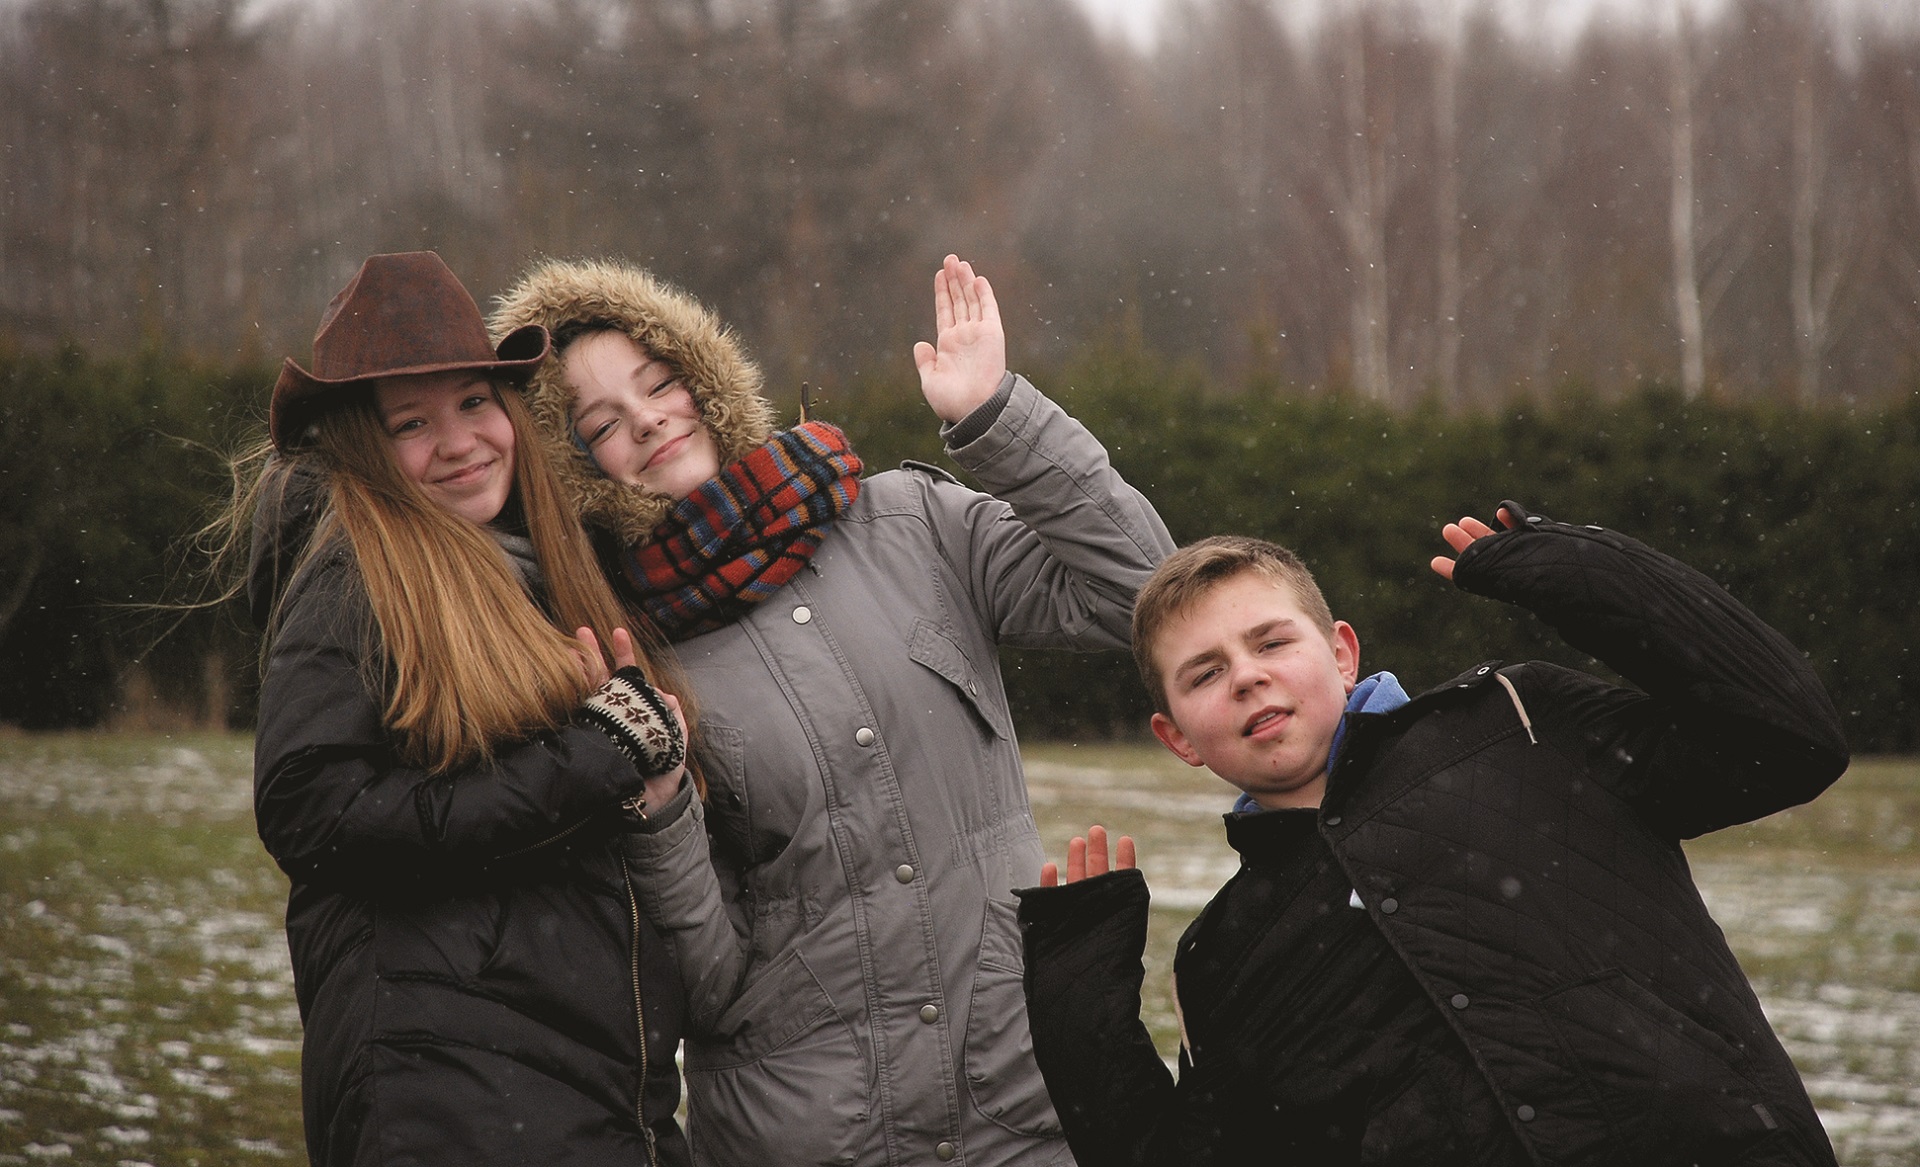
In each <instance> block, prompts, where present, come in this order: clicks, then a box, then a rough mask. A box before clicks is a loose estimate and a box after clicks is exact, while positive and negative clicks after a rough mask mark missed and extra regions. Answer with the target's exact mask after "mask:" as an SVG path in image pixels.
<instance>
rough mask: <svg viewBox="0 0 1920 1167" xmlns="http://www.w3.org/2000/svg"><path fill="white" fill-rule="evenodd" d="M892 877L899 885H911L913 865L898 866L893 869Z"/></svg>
mask: <svg viewBox="0 0 1920 1167" xmlns="http://www.w3.org/2000/svg"><path fill="white" fill-rule="evenodd" d="M893 877H894V878H895V879H897V880H899V881H900V882H901V883H912V882H913V864H911V863H902V864H901V865H900V866H898V867H896V868H894V869H893Z"/></svg>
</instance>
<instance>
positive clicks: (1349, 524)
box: [0, 0, 1920, 751]
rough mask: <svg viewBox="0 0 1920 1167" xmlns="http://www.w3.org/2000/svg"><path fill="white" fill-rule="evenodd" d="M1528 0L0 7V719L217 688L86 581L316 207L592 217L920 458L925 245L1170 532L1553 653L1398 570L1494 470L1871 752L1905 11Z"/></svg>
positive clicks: (1890, 525)
mask: <svg viewBox="0 0 1920 1167" xmlns="http://www.w3.org/2000/svg"><path fill="white" fill-rule="evenodd" d="M1549 7H1551V5H1550V4H1549V5H1547V6H1546V7H1539V6H1536V7H1534V8H1528V7H1527V6H1524V5H1520V6H1508V7H1507V8H1502V9H1500V10H1498V11H1497V10H1496V9H1495V8H1494V7H1493V6H1492V5H1491V0H1489V3H1486V4H1476V3H1474V2H1472V0H1428V2H1426V3H1415V2H1413V0H1404V2H1392V0H1347V2H1345V3H1323V4H1315V5H1309V4H1308V3H1307V2H1306V0H1184V2H1183V0H1173V2H1172V3H1171V4H1170V5H1169V6H1168V7H1167V9H1166V19H1165V21H1164V23H1163V24H1162V26H1161V27H1160V30H1159V33H1158V35H1157V36H1156V37H1155V38H1154V39H1153V41H1152V43H1151V44H1149V45H1146V46H1140V45H1138V44H1135V43H1133V42H1129V41H1126V40H1123V39H1119V38H1116V37H1111V36H1104V35H1102V34H1100V33H1099V32H1097V31H1096V29H1095V27H1094V25H1092V24H1091V23H1090V22H1089V19H1088V17H1087V15H1086V13H1085V12H1084V11H1083V10H1082V9H1080V8H1079V7H1076V5H1075V3H1074V2H1073V0H937V2H936V0H544V2H531V0H529V2H518V3H510V2H508V0H498V2H495V3H489V2H487V0H411V2H408V3H397V2H394V0H326V2H322V0H313V2H306V3H303V2H299V0H279V2H274V0H257V2H254V3H246V4H236V3H230V2H224V0H0V723H7V724H13V725H18V726H22V727H27V728H40V727H53V726H74V725H100V724H105V725H123V726H131V725H146V726H152V725H178V724H189V723H190V724H197V725H228V724H232V725H244V724H247V722H248V721H249V719H250V717H251V701H252V696H251V693H252V688H251V686H252V682H253V680H254V674H255V653H256V651H257V646H256V644H255V642H254V640H253V638H252V633H251V631H250V630H249V629H248V628H247V627H246V626H245V617H244V613H241V612H238V611H234V610H223V611H221V612H216V613H200V614H193V615H186V616H182V615H180V614H178V613H168V612H165V611H158V612H156V611H154V610H151V609H143V608H141V607H139V605H141V604H148V603H151V602H154V601H157V600H169V599H179V598H182V597H183V596H186V595H188V594H190V592H191V587H192V583H191V576H190V574H189V573H190V571H191V564H190V563H189V562H188V561H187V560H185V559H183V557H182V555H181V543H180V540H181V538H182V536H183V535H184V534H185V533H186V532H188V531H190V530H192V529H193V527H194V526H195V525H196V524H197V522H198V521H199V520H200V519H201V518H203V517H204V515H205V508H206V507H207V505H208V503H209V500H210V499H212V498H213V497H215V496H216V495H217V494H218V493H219V491H220V490H221V488H222V485H223V482H224V479H223V467H222V462H221V459H220V457H219V454H220V452H222V451H225V450H229V449H231V448H233V447H234V446H235V445H237V444H238V443H239V442H241V441H242V440H243V439H244V438H245V437H246V436H247V435H248V434H250V433H252V432H254V431H255V430H256V429H257V427H258V426H259V424H260V420H261V417H262V415H263V413H264V405H265V397H266V391H267V388H268V386H269V385H270V384H271V382H272V378H273V374H274V366H275V365H276V364H277V363H278V360H279V358H280V357H281V356H283V355H289V354H291V355H294V356H295V357H297V358H298V359H300V360H301V361H302V362H303V363H305V361H306V359H307V355H308V353H309V351H310V348H309V342H310V337H311V333H312V329H313V325H314V322H315V321H316V320H317V319H318V316H319V312H320V310H321V308H322V307H323V306H324V305H325V303H326V301H327V299H328V298H329V297H330V296H331V295H332V293H333V292H334V291H335V290H336V289H338V288H339V287H340V285H341V284H343V283H344V282H345V281H346V279H347V278H348V277H350V276H351V274H352V273H353V271H354V269H355V268H356V267H357V266H358V265H359V263H360V261H361V260H362V259H363V258H364V257H365V256H366V255H368V254H371V253H374V252H378V251H392V250H403V249H411V248H422V247H431V248H434V249H436V250H438V251H440V252H441V253H442V254H443V255H444V256H445V257H446V258H447V260H448V261H449V263H450V264H451V265H452V266H453V268H454V270H455V271H456V272H458V273H459V274H460V275H461V276H462V278H463V279H464V280H465V281H466V283H467V285H468V286H469V287H470V288H471V289H472V290H473V291H474V292H475V294H476V295H477V296H478V297H480V298H481V299H482V300H483V301H484V300H485V298H486V297H487V296H488V295H490V294H492V293H494V292H497V291H499V290H501V289H502V288H503V287H504V286H505V285H506V284H507V283H508V282H509V281H510V280H511V278H512V277H513V276H514V274H515V273H516V272H518V271H519V270H520V269H521V268H522V267H523V266H524V265H525V264H526V263H527V262H528V261H529V260H530V259H532V258H533V257H535V256H538V255H547V254H558V255H597V254H615V255H621V256H625V257H627V258H630V259H633V260H636V261H638V262H641V263H644V264H646V265H648V266H650V267H652V268H653V269H655V270H656V271H658V272H660V273H661V274H662V275H664V276H666V277H668V278H670V279H672V280H674V281H676V282H678V283H680V284H681V285H683V286H685V287H686V288H688V289H689V290H691V291H693V292H694V293H695V294H697V295H699V296H701V297H702V298H703V299H705V300H707V301H708V302H709V303H711V304H712V305H713V306H714V307H715V308H717V309H718V310H719V311H720V313H721V314H722V315H723V316H724V317H725V318H726V319H728V320H729V321H730V322H732V323H733V324H734V325H735V326H736V327H737V328H738V330H739V331H740V333H741V334H742V336H743V338H744V339H745V340H746V342H747V344H748V346H749V347H750V349H751V350H752V351H753V352H754V353H755V355H756V356H757V357H758V358H759V359H760V360H761V362H762V363H763V364H764V365H765V366H766V368H767V371H768V374H769V384H770V385H771V386H772V387H773V390H774V392H775V394H776V396H778V397H779V398H780V399H781V401H782V403H783V404H789V403H790V402H792V401H795V400H797V391H798V387H799V385H800V383H801V382H802V381H807V382H810V383H811V384H812V385H814V386H815V387H816V390H817V391H823V392H824V393H825V396H826V399H827V400H826V405H825V407H824V413H825V415H826V416H828V417H830V418H832V419H834V420H837V421H840V422H842V423H843V424H845V425H846V426H847V428H848V429H849V431H850V432H851V433H852V434H853V436H854V438H855V440H856V442H857V443H858V444H859V446H860V448H861V449H862V451H863V453H864V454H865V455H866V457H867V459H868V462H869V465H870V466H873V467H876V468H878V467H882V466H886V465H889V464H891V463H892V462H893V461H895V460H897V459H899V458H901V457H921V458H935V457H937V456H938V445H937V441H936V439H935V437H934V433H933V429H934V425H933V420H932V417H931V415H930V414H929V413H928V412H927V411H926V409H925V406H924V404H923V403H922V402H921V401H920V400H919V397H918V393H917V388H916V382H915V380H914V375H913V371H912V364H911V359H910V356H909V348H910V345H911V343H912V341H914V340H915V339H919V338H923V337H927V336H929V335H930V333H931V321H930V313H929V305H928V301H929V299H930V297H929V296H928V294H927V289H928V287H929V284H930V277H931V273H932V271H933V269H934V267H935V266H936V265H937V263H938V261H939V258H940V256H941V255H943V254H944V253H946V252H947V251H957V252H959V253H960V254H962V255H965V256H967V257H968V258H970V259H972V260H973V261H974V262H975V264H976V265H977V266H978V267H979V269H980V270H981V271H983V272H985V273H986V274H988V275H989V276H990V277H991V278H992V279H993V281H994V285H995V288H996V290H997V292H998V294H999V298H1000V302H1001V306H1002V310H1003V312H1004V314H1005V316H1006V319H1007V325H1008V331H1009V337H1010V349H1011V359H1012V362H1013V364H1014V365H1015V367H1016V368H1018V369H1020V370H1021V371H1023V372H1027V373H1028V374H1029V375H1031V376H1033V377H1034V378H1035V380H1036V381H1037V382H1038V383H1039V384H1040V385H1041V386H1042V388H1044V389H1046V390H1048V391H1049V392H1050V393H1052V394H1054V395H1055V396H1056V397H1058V398H1060V399H1061V400H1063V401H1064V402H1065V403H1067V404H1068V406H1069V407H1070V408H1072V409H1073V410H1075V411H1076V412H1077V413H1078V414H1079V415H1080V416H1082V417H1083V418H1085V419H1086V420H1087V421H1088V423H1089V424H1090V425H1091V426H1092V428H1093V429H1094V431H1095V432H1096V433H1098V434H1099V435H1100V436H1101V437H1102V438H1104V439H1106V440H1107V442H1108V444H1109V446H1110V447H1111V448H1112V450H1113V452H1114V455H1115V460H1116V462H1117V463H1118V464H1119V465H1120V467H1121V468H1122V470H1123V471H1124V472H1125V473H1126V474H1127V475H1128V476H1129V478H1130V479H1132V480H1133V481H1134V482H1136V483H1137V484H1139V485H1141V486H1142V488H1143V489H1145V490H1146V491H1147V492H1148V494H1149V495H1150V497H1152V498H1153V499H1154V500H1155V502H1156V503H1157V504H1158V505H1159V506H1160V507H1161V509H1162V511H1163V513H1164V514H1165V516H1166V517H1167V519H1168V522H1169V525H1170V526H1171V527H1172V528H1173V530H1174V533H1175V535H1176V536H1177V537H1179V538H1181V539H1182V540H1187V539H1192V538H1196V537H1198V536H1200V535H1203V534H1207V533H1210V532H1213V531H1220V530H1238V531H1249V532H1255V533H1260V534H1266V535H1270V536H1272V537H1275V538H1278V539H1281V540H1283V541H1285V542H1288V543H1290V544H1292V545H1294V546H1296V547H1298V548H1299V549H1300V550H1301V551H1302V552H1303V553H1304V554H1306V555H1307V557H1308V558H1309V559H1310V560H1311V561H1312V562H1314V563H1315V564H1316V566H1317V567H1318V568H1319V569H1320V570H1321V572H1322V576H1323V580H1324V582H1325V584H1326V586H1327V590H1328V592H1329V595H1330V598H1331V599H1332V600H1333V602H1334V606H1335V608H1336V611H1337V612H1339V613H1340V614H1342V615H1345V616H1347V617H1349V618H1351V619H1352V620H1353V621H1354V622H1355V623H1356V625H1357V626H1358V627H1359V628H1360V630H1361V632H1362V636H1363V639H1364V642H1365V646H1366V654H1367V659H1366V660H1365V661H1364V662H1363V663H1364V664H1366V665H1368V666H1371V667H1389V668H1393V669H1395V670H1396V671H1398V672H1400V673H1401V674H1402V675H1403V677H1406V678H1407V679H1408V681H1409V683H1410V685H1425V684H1432V683H1437V682H1438V681H1440V680H1443V679H1445V678H1446V677H1447V676H1449V675H1451V674H1452V672H1453V671H1455V670H1456V669H1457V668H1459V667H1462V666H1464V665H1466V664H1469V663H1472V662H1473V661H1476V660H1478V659H1481V658H1483V657H1489V656H1496V655H1497V656H1503V657H1518V656H1523V655H1543V656H1549V657H1554V658H1556V659H1566V654H1565V651H1564V650H1562V649H1560V648H1559V647H1558V646H1556V645H1554V644H1553V643H1552V641H1551V638H1550V637H1546V636H1544V635H1543V634H1542V633H1541V632H1540V630H1539V629H1538V628H1537V627H1536V626H1535V625H1533V624H1532V623H1530V622H1529V621H1527V620H1525V619H1518V618H1513V617H1510V616H1509V615H1507V614H1506V613H1504V612H1502V611H1499V610H1497V609H1496V608H1495V606H1494V605H1491V604H1488V603H1485V602H1482V601H1475V600H1471V599H1467V598H1464V597H1461V596H1458V595H1455V594H1453V593H1451V591H1450V590H1449V589H1447V588H1446V587H1445V586H1444V585H1442V584H1440V583H1439V582H1438V581H1437V580H1434V579H1432V578H1431V577H1430V576H1429V575H1428V573H1427V572H1426V568H1425V562H1426V559H1427V558H1428V556H1429V555H1430V554H1431V553H1432V552H1433V551H1434V550H1435V549H1437V547H1438V539H1437V534H1436V529H1437V525H1438V523H1439V522H1441V521H1444V520H1446V519H1451V518H1454V517H1457V516H1458V515H1459V514H1461V513H1467V512H1472V513H1479V514H1482V515H1485V514H1488V513H1489V512H1490V511H1491V509H1492V505H1493V503H1494V502H1495V501H1497V499H1498V498H1499V497H1500V496H1502V495H1510V496H1513V497H1517V498H1520V499H1522V500H1523V501H1526V502H1527V503H1529V505H1533V506H1536V507H1538V508H1539V509H1541V510H1544V511H1545V512H1546V513H1548V514H1550V515H1552V516H1554V517H1556V518H1565V519H1569V520H1575V521H1593V522H1599V523H1603V524H1606V525H1609V526H1615V527H1619V528H1621V529H1624V530H1628V531H1631V532H1633V533H1636V534H1639V535H1642V536H1643V537H1645V538H1647V539H1648V540H1649V541H1651V542H1653V543H1655V544H1656V545H1658V546H1660V547H1662V548H1664V549H1666V550H1669V551H1672V552H1674V553H1676V554H1679V555H1681V556H1683V557H1685V558H1687V559H1689V561H1691V562H1694V563H1695V564H1697V565H1698V566H1700V567H1702V568H1703V569H1705V570H1707V571H1708V572H1710V573H1712V574H1713V575H1715V577H1716V578H1718V579H1720V580H1722V581H1723V582H1725V583H1726V584H1727V585H1728V587H1729V588H1730V589H1731V590H1732V591H1733V592H1734V594H1736V595H1737V596H1739V597H1740V598H1742V599H1743V600H1745V601H1747V602H1749V603H1750V604H1752V605H1753V606H1754V607H1755V608H1757V609H1758V610H1759V611H1760V612H1761V613H1762V614H1763V615H1765V616H1767V617H1768V618H1769V619H1771V620H1773V621H1774V622H1775V623H1776V624H1778V625H1779V626H1780V627H1782V628H1783V629H1784V630H1785V631H1787V632H1788V634H1789V635H1790V636H1792V637H1793V638H1794V639H1795V640H1796V641H1797V642H1798V643H1800V644H1801V645H1802V646H1803V647H1804V648H1806V649H1807V650H1808V651H1809V652H1810V653H1811V654H1812V656H1813V657H1814V659H1815V660H1816V662H1817V663H1818V665H1819V667H1820V668H1821V670H1822V672H1823V674H1824V675H1825V676H1826V677H1827V679H1828V681H1829V682H1830V683H1831V684H1832V685H1833V687H1834V691H1835V693H1836V697H1837V700H1838V701H1839V703H1840V705H1841V708H1842V711H1843V713H1845V714H1846V715H1847V717H1848V722H1849V725H1850V727H1851V730H1852V733H1853V735H1854V739H1855V745H1856V747H1857V748H1860V749H1863V750H1889V751H1912V750H1915V749H1916V748H1920V662H1916V648H1917V647H1920V605H1916V604H1915V602H1914V596H1915V595H1916V594H1920V73H1916V67H1917V66H1920V3H1916V0H1895V2H1892V3H1877V4H1876V3H1858V4H1841V3H1839V0H1719V2H1716V3H1701V4H1699V5H1695V4H1693V3H1692V2H1691V0H1652V2H1650V4H1649V6H1648V7H1647V8H1645V9H1644V10H1641V11H1640V12H1639V14H1638V15H1637V16H1635V17H1634V18H1632V19H1627V18H1624V17H1621V18H1618V19H1614V20H1612V21H1607V22H1599V23H1593V24H1589V25H1587V26H1586V27H1585V30H1584V31H1582V32H1580V33H1578V35H1570V36H1559V37H1550V36H1548V35H1547V34H1546V33H1545V32H1544V31H1543V29H1544V28H1545V25H1544V24H1543V23H1541V22H1540V21H1539V20H1537V19H1536V20H1533V21H1531V23H1530V22H1529V19H1528V18H1527V17H1526V16H1525V15H1524V13H1525V12H1528V11H1531V12H1534V13H1535V15H1536V16H1537V15H1538V14H1539V13H1540V12H1543V11H1546V8H1549ZM1512 11H1520V12H1522V15H1520V16H1515V15H1512ZM1570 663H1580V662H1578V661H1573V662H1570ZM1008 664H1009V677H1010V680H1011V681H1012V683H1013V685H1014V689H1015V694H1014V697H1015V701H1016V708H1019V709H1021V711H1022V720H1023V728H1025V729H1026V731H1027V732H1029V733H1037V734H1041V735H1048V736H1054V735H1107V734H1116V733H1132V732H1137V730H1138V727H1139V725H1140V724H1141V718H1142V716H1143V713H1142V703H1141V701H1140V698H1139V694H1138V693H1137V684H1136V683H1135V682H1134V681H1133V680H1132V679H1131V677H1130V674H1129V670H1128V667H1127V665H1126V663H1125V662H1124V661H1121V660H1117V659H1116V660H1111V661H1100V662H1096V663H1095V664H1094V665H1093V666H1092V667H1090V668H1087V669H1079V668H1076V669H1072V670H1062V669H1058V668H1057V667H1053V666H1052V663H1051V662H1050V661H1049V660H1048V659H1047V658H1045V657H1039V656H1019V655H1014V656H1010V657H1009V661H1008Z"/></svg>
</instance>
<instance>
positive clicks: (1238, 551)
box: [1133, 535, 1333, 713]
mask: <svg viewBox="0 0 1920 1167" xmlns="http://www.w3.org/2000/svg"><path fill="white" fill-rule="evenodd" d="M1245 573H1252V574H1254V575H1257V576H1260V577H1261V578H1263V579H1266V580H1270V581H1271V582H1273V583H1275V584H1278V585H1280V586H1282V587H1285V588H1287V589H1288V590H1289V591H1291V592H1292V593H1293V598H1294V599H1295V600H1296V601H1298V603H1299V604H1300V610H1301V612H1302V613H1304V614H1305V615H1306V617H1307V619H1309V620H1311V621H1313V626H1314V627H1315V628H1318V629H1319V630H1320V631H1321V633H1322V634H1323V635H1327V636H1331V635H1333V610H1332V609H1331V608H1329V607H1327V598H1326V597H1325V596H1324V595H1322V594H1321V593H1320V584H1319V583H1318V582H1317V581H1316V580H1315V579H1314V578H1313V572H1312V571H1311V570H1309V569H1308V567H1307V565H1306V563H1304V562H1303V561H1302V560H1301V558H1300V557H1299V556H1298V555H1295V554H1294V553H1293V552H1291V551H1289V550H1287V549H1286V548H1285V547H1282V546H1280V545H1279V544H1278V543H1269V542H1267V541H1266V540H1265V539H1255V538H1252V537H1250V536H1246V535H1215V536H1213V537H1212V538H1209V539H1202V540H1200V541H1199V542H1198V543H1191V544H1188V545H1187V546H1185V547H1182V548H1181V549H1180V550H1178V551H1176V552H1174V553H1173V554H1172V555H1169V556H1167V558H1166V560H1165V562H1163V563H1161V564H1160V566H1159V567H1158V568H1157V569H1155V571H1154V573H1153V575H1152V576H1151V577H1149V578H1148V580H1147V582H1146V585H1145V586H1144V587H1142V588H1141V589H1140V594H1139V596H1138V597H1136V598H1135V600H1134V602H1133V660H1134V663H1135V664H1136V665H1138V666H1139V668H1140V683H1141V684H1143V685H1145V686H1146V687H1147V696H1148V697H1149V698H1151V699H1152V701H1153V707H1154V709H1155V710H1157V711H1158V712H1160V713H1170V712H1171V710H1170V709H1169V708H1168V706H1167V688H1166V680H1165V678H1163V677H1162V676H1161V675H1160V666H1159V664H1158V663H1156V662H1155V660H1154V642H1155V641H1157V640H1158V639H1159V637H1160V634H1161V633H1162V632H1164V631H1165V630H1166V627H1167V625H1168V624H1170V623H1172V622H1173V621H1174V620H1175V619H1177V618H1178V617H1179V616H1181V615H1182V614H1184V613H1185V612H1187V611H1189V610H1191V609H1192V608H1193V606H1194V605H1195V604H1198V603H1199V602H1200V601H1201V600H1202V599H1204V598H1205V597H1206V596H1207V595H1209V594H1210V593H1211V592H1212V591H1213V590H1214V589H1215V588H1217V587H1219V586H1220V585H1221V584H1223V583H1225V582H1227V581H1228V580H1230V579H1233V578H1234V577H1236V576H1239V575H1242V574H1245Z"/></svg>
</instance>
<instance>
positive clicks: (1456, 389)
mask: <svg viewBox="0 0 1920 1167" xmlns="http://www.w3.org/2000/svg"><path fill="white" fill-rule="evenodd" d="M1441 20H1443V21H1444V22H1445V23H1444V25H1443V27H1442V31H1441V34H1440V36H1439V38H1438V41H1437V45H1436V48H1437V55H1436V56H1435V59H1434V63H1433V156H1434V178H1433V215H1434V256H1433V263H1434V312H1433V316H1434V326H1435V328H1437V329H1438V330H1439V343H1438V344H1437V345H1436V346H1435V349H1436V351H1435V353H1434V380H1435V383H1436V385H1437V386H1438V388H1439V390H1440V399H1441V401H1443V402H1445V403H1446V405H1447V407H1448V408H1450V409H1451V408H1455V407H1457V406H1459V405H1460V404H1461V401H1460V341H1461V331H1460V303H1461V299H1462V294H1463V293H1462V279H1461V272H1460V147H1459V142H1460V105H1459V102H1460V98H1459V94H1460V10H1459V5H1458V4H1457V3H1452V4H1448V5H1447V6H1446V8H1445V10H1444V11H1443V13H1442V15H1441Z"/></svg>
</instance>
